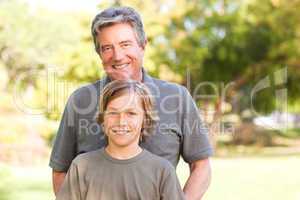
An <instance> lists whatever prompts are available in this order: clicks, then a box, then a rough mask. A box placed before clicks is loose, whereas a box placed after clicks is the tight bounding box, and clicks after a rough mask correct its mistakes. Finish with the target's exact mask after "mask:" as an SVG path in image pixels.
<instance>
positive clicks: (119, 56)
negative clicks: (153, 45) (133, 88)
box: [97, 23, 145, 81]
mask: <svg viewBox="0 0 300 200" xmlns="http://www.w3.org/2000/svg"><path fill="white" fill-rule="evenodd" d="M136 37H137V35H136V33H135V31H134V30H133V28H132V27H131V26H130V25H129V24H127V23H119V24H114V25H112V26H108V27H104V28H102V29H101V31H100V33H99V34H98V36H97V40H98V42H99V44H100V49H99V55H100V58H101V60H102V64H103V66H104V70H105V72H106V74H107V75H108V76H109V77H110V78H111V79H112V80H129V79H132V80H136V81H141V79H142V74H141V67H142V64H143V57H144V48H145V47H142V46H140V45H139V44H138V42H137V38H136Z"/></svg>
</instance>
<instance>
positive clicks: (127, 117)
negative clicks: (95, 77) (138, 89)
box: [103, 93, 145, 148]
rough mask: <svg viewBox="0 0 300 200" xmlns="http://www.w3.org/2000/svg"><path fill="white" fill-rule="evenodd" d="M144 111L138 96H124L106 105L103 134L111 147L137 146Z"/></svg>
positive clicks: (132, 94)
mask: <svg viewBox="0 0 300 200" xmlns="http://www.w3.org/2000/svg"><path fill="white" fill-rule="evenodd" d="M144 115H145V112H144V109H143V106H142V102H141V99H140V97H139V96H138V95H136V94H134V93H131V94H124V95H121V96H120V97H116V98H115V99H113V100H111V101H110V102H109V103H108V104H107V108H106V111H105V114H104V122H103V126H104V132H105V134H106V135H107V137H108V144H109V145H110V146H111V147H118V148H120V147H129V146H131V147H132V146H137V145H138V142H139V137H140V134H141V130H142V125H143V121H144Z"/></svg>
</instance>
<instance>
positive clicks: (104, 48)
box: [102, 46, 112, 52]
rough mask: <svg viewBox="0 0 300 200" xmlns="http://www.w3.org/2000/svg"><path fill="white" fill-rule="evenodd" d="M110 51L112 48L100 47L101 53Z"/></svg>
mask: <svg viewBox="0 0 300 200" xmlns="http://www.w3.org/2000/svg"><path fill="white" fill-rule="evenodd" d="M111 49H112V47H110V46H105V47H102V51H103V52H106V51H109V50H111Z"/></svg>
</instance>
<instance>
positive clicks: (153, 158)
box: [144, 149, 174, 171]
mask: <svg viewBox="0 0 300 200" xmlns="http://www.w3.org/2000/svg"><path fill="white" fill-rule="evenodd" d="M144 151H146V153H147V158H148V159H147V161H148V162H149V163H144V165H147V164H149V166H151V167H152V168H153V169H155V168H156V169H159V170H163V171H165V170H166V171H169V170H173V169H174V166H173V165H172V164H171V163H170V161H168V160H167V159H165V158H162V157H160V156H158V155H155V154H153V153H151V152H149V151H148V150H146V149H144ZM147 161H146V162H147Z"/></svg>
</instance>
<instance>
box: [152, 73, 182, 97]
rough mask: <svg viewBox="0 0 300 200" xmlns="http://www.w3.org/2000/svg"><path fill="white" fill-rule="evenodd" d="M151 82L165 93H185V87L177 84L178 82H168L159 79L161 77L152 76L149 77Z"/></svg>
mask: <svg viewBox="0 0 300 200" xmlns="http://www.w3.org/2000/svg"><path fill="white" fill-rule="evenodd" d="M151 79H152V81H153V84H154V85H155V86H156V87H158V88H159V90H160V91H163V92H166V93H182V92H183V93H186V92H187V89H186V88H185V87H184V86H182V85H180V84H178V83H174V82H170V81H165V80H161V79H157V78H154V77H151Z"/></svg>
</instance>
